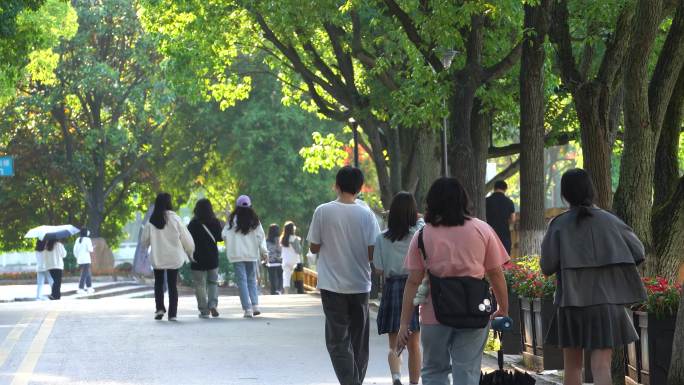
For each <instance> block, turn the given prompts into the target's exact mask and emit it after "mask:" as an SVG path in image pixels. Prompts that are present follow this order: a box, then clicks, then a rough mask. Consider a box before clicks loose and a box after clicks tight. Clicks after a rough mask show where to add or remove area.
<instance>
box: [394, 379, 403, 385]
mask: <svg viewBox="0 0 684 385" xmlns="http://www.w3.org/2000/svg"><path fill="white" fill-rule="evenodd" d="M392 385H401V380H400V379H396V380H394V382H393V383H392Z"/></svg>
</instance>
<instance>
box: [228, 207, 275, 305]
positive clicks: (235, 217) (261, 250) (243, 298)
mask: <svg viewBox="0 0 684 385" xmlns="http://www.w3.org/2000/svg"><path fill="white" fill-rule="evenodd" d="M222 236H223V240H224V241H225V242H226V255H227V256H228V260H229V261H230V262H232V263H233V266H234V267H235V278H236V280H237V285H238V289H239V290H240V303H241V304H242V310H244V312H245V314H244V316H245V318H253V317H254V316H257V315H259V314H261V310H260V309H259V287H258V285H257V269H258V261H259V259H260V258H263V259H265V258H266V256H267V255H268V249H267V248H266V234H264V228H263V227H262V226H261V222H259V217H258V216H257V214H256V212H254V209H253V208H252V200H251V199H250V198H249V197H248V196H247V195H241V196H240V197H238V199H237V201H236V203H235V210H233V212H232V213H230V216H229V217H228V223H227V224H226V226H225V227H224V228H223V233H222Z"/></svg>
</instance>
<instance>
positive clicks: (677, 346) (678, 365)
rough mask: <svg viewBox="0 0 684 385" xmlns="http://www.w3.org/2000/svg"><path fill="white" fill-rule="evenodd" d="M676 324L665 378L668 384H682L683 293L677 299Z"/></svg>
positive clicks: (683, 382)
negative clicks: (668, 368) (679, 298)
mask: <svg viewBox="0 0 684 385" xmlns="http://www.w3.org/2000/svg"><path fill="white" fill-rule="evenodd" d="M676 325H677V326H676V328H675V335H674V341H673V342H672V358H671V359H670V372H669V373H668V378H667V384H668V385H682V384H684V295H682V298H681V300H680V301H679V311H678V312H677V323H676Z"/></svg>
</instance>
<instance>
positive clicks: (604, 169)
mask: <svg viewBox="0 0 684 385" xmlns="http://www.w3.org/2000/svg"><path fill="white" fill-rule="evenodd" d="M573 100H574V102H575V109H576V111H577V118H578V119H579V122H580V138H581V141H582V154H583V156H584V168H585V169H586V170H587V172H588V173H589V175H590V176H591V180H592V181H593V182H594V187H595V188H596V204H597V205H598V206H599V207H601V208H604V209H606V210H609V209H610V208H611V207H612V204H613V188H612V173H611V155H612V140H611V135H610V128H609V126H610V122H609V121H610V112H611V110H610V105H611V104H610V101H611V93H610V90H609V89H608V86H607V85H605V84H601V83H599V82H598V81H592V82H588V83H585V84H583V85H582V86H580V87H579V88H578V89H577V91H576V92H575V93H574V95H573Z"/></svg>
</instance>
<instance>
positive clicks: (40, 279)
mask: <svg viewBox="0 0 684 385" xmlns="http://www.w3.org/2000/svg"><path fill="white" fill-rule="evenodd" d="M43 250H45V241H41V240H37V241H36V249H35V251H36V290H37V292H36V299H37V300H39V301H43V300H45V299H46V298H44V297H43V289H44V287H43V286H45V282H46V281H47V283H48V285H50V287H51V288H52V283H53V282H54V281H53V280H52V276H51V275H50V272H49V271H48V269H47V267H46V266H45V253H43Z"/></svg>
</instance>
